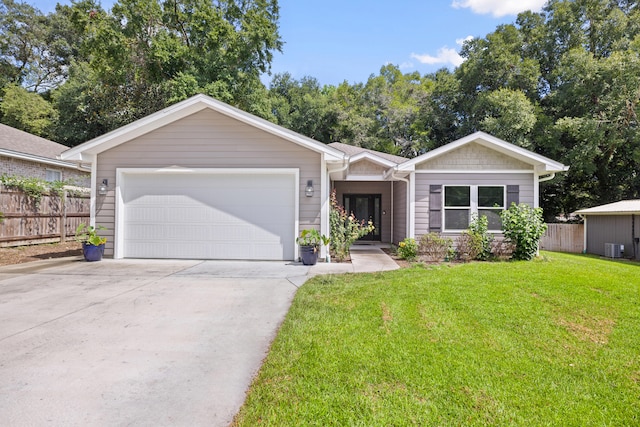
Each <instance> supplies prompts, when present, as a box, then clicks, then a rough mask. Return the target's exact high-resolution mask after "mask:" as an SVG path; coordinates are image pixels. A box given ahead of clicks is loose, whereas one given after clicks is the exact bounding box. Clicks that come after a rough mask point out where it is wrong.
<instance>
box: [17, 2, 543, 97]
mask: <svg viewBox="0 0 640 427" xmlns="http://www.w3.org/2000/svg"><path fill="white" fill-rule="evenodd" d="M27 2H28V3H30V4H32V5H34V6H35V7H37V8H39V9H40V10H42V11H43V12H45V13H46V12H49V11H51V10H53V8H54V7H55V4H56V3H57V2H56V1H54V0H27ZM60 3H63V4H64V3H70V1H69V2H67V1H60ZM544 3H545V0H279V5H280V35H281V38H282V40H283V41H284V43H285V44H284V48H283V52H282V53H276V55H275V57H274V60H273V62H272V73H282V72H289V73H290V74H291V75H292V76H293V77H294V78H296V79H300V78H302V77H304V76H312V77H315V78H317V79H318V81H319V82H320V84H322V85H325V84H330V85H337V84H340V83H341V82H342V81H345V80H346V81H348V82H349V83H359V82H366V80H367V79H368V78H369V76H370V75H371V74H378V72H379V70H380V67H382V66H383V65H385V64H388V63H391V64H395V65H398V66H399V67H400V68H401V69H402V71H403V72H412V71H419V72H420V73H422V74H424V73H429V72H433V71H435V70H437V69H439V68H441V67H449V68H452V69H453V68H454V67H455V66H457V65H459V64H460V62H461V60H462V59H461V58H460V57H459V55H458V52H459V51H460V47H461V46H460V45H461V43H462V41H463V40H464V39H465V38H467V37H484V36H485V35H486V34H488V33H490V32H492V31H493V30H494V29H495V28H496V27H497V26H498V25H500V24H506V23H512V22H514V21H515V19H516V15H517V13H519V12H521V11H523V10H529V9H530V10H534V11H539V10H540V9H541V7H542V6H543V5H544ZM112 4H113V1H112V0H106V1H104V0H103V1H102V6H103V7H104V8H106V9H108V8H110V7H111V5H112ZM263 81H264V82H265V83H268V82H269V81H270V77H269V76H265V77H264V78H263Z"/></svg>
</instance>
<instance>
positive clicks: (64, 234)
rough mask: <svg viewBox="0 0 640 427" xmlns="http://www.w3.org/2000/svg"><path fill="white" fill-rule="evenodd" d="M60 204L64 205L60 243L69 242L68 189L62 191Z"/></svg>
mask: <svg viewBox="0 0 640 427" xmlns="http://www.w3.org/2000/svg"><path fill="white" fill-rule="evenodd" d="M60 197H61V200H60V203H61V204H62V212H60V215H61V216H60V243H64V242H65V241H66V240H67V189H66V188H64V189H63V190H62V196H60Z"/></svg>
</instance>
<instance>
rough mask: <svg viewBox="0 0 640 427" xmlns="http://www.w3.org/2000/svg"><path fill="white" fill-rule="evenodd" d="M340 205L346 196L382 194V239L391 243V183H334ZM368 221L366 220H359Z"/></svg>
mask: <svg viewBox="0 0 640 427" xmlns="http://www.w3.org/2000/svg"><path fill="white" fill-rule="evenodd" d="M333 186H334V188H335V189H336V197H337V199H338V203H340V204H342V203H343V196H344V195H345V194H380V203H381V207H382V211H383V212H385V213H384V214H383V215H381V222H382V224H381V228H382V229H381V230H380V239H381V241H382V242H390V241H391V183H390V182H388V181H385V182H380V181H334V183H333ZM358 219H366V218H358Z"/></svg>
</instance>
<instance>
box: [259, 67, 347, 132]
mask: <svg viewBox="0 0 640 427" xmlns="http://www.w3.org/2000/svg"><path fill="white" fill-rule="evenodd" d="M330 91H331V88H328V87H327V88H322V87H320V84H319V83H318V81H317V80H316V79H315V78H313V77H303V78H302V80H300V81H296V80H295V79H293V78H292V77H291V75H290V74H289V73H283V74H276V75H275V76H274V78H273V79H272V81H271V84H270V87H269V97H270V100H271V108H272V112H273V115H274V117H275V122H276V123H277V124H279V125H281V126H284V127H286V128H287V129H291V130H293V131H295V132H298V133H301V134H303V135H306V136H308V137H309V138H313V139H316V140H318V141H322V142H326V143H329V142H333V141H332V140H331V139H332V135H331V128H332V126H333V125H334V123H335V121H336V114H335V109H333V108H330V101H329V93H330Z"/></svg>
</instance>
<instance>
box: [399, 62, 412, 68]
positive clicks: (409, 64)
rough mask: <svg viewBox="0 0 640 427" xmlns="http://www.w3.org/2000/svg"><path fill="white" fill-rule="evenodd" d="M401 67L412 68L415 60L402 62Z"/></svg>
mask: <svg viewBox="0 0 640 427" xmlns="http://www.w3.org/2000/svg"><path fill="white" fill-rule="evenodd" d="M399 68H400V69H401V70H410V69H412V68H413V62H403V63H402V64H400V66H399Z"/></svg>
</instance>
